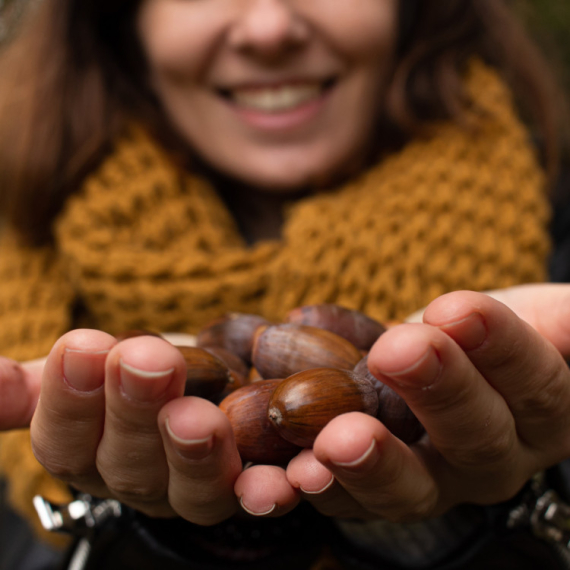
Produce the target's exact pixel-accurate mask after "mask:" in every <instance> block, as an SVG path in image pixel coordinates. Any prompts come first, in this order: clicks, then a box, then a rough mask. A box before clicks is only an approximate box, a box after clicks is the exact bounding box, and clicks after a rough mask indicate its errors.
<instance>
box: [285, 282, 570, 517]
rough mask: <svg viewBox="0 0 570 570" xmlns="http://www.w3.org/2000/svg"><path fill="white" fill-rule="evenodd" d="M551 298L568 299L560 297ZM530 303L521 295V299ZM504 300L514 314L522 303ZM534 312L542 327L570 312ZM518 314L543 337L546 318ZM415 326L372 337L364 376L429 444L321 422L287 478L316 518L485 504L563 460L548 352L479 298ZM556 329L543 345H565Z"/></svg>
mask: <svg viewBox="0 0 570 570" xmlns="http://www.w3.org/2000/svg"><path fill="white" fill-rule="evenodd" d="M556 291H557V292H558V294H561V295H565V297H566V300H567V301H568V300H569V297H568V289H565V290H563V289H557V290H556ZM535 293H536V290H530V291H526V292H525V295H527V297H526V298H527V300H528V299H529V297H528V295H529V294H535ZM512 299H514V300H515V301H516V302H517V303H518V304H519V306H518V309H517V310H518V311H519V313H520V312H522V311H523V308H524V303H522V300H524V295H522V296H517V294H516V292H515V294H514V297H512ZM542 301H543V303H545V304H548V303H552V306H557V307H558V314H557V315H551V316H550V319H551V321H552V323H554V322H556V321H557V319H559V318H560V316H561V314H562V313H561V311H563V312H564V314H566V315H567V314H568V312H569V309H568V306H570V303H569V304H565V305H563V304H562V303H561V302H559V303H557V304H556V303H553V301H552V299H550V300H547V298H546V297H544V298H543V299H542ZM526 307H527V308H526V315H527V316H528V315H532V314H534V315H535V316H537V317H538V316H540V319H541V323H542V326H543V327H544V326H545V323H546V322H547V319H548V318H549V317H548V316H546V315H545V314H544V312H540V311H534V310H529V308H528V305H527V306H526ZM423 320H424V322H423V323H417V324H403V325H399V326H396V327H394V328H392V329H391V330H389V331H388V332H386V333H385V334H384V335H382V336H381V337H380V338H379V340H378V341H377V343H376V344H375V346H374V347H373V348H372V350H371V352H370V355H369V360H368V365H369V368H370V370H371V372H372V373H373V374H374V375H375V376H377V377H378V378H379V379H380V380H381V381H382V382H384V383H385V384H388V385H389V386H391V387H392V388H393V389H394V390H396V391H397V392H398V393H399V394H400V395H401V396H402V397H403V398H404V399H405V400H406V401H407V403H408V405H409V406H410V408H411V409H412V410H413V411H414V413H415V414H416V415H417V417H418V418H419V419H420V421H421V422H422V423H423V425H424V426H425V428H426V431H427V434H426V435H425V436H424V438H422V439H421V440H420V441H419V442H417V443H416V444H413V445H411V446H407V445H405V444H404V443H402V442H401V441H400V440H399V439H397V438H396V437H394V436H393V435H392V434H391V433H389V432H388V430H387V429H386V428H385V427H384V426H383V425H382V424H381V423H380V422H379V421H377V420H376V419H374V418H372V417H369V416H365V415H363V414H359V413H352V414H345V415H343V416H339V417H337V418H335V419H334V420H333V421H331V422H330V423H329V424H328V425H327V426H326V427H325V428H324V429H323V430H322V432H321V433H320V434H319V436H318V438H317V440H316V441H315V444H314V448H313V450H312V451H305V452H303V453H302V454H301V455H299V456H298V457H297V458H295V459H294V460H293V461H292V462H291V463H290V464H289V467H288V471H287V474H288V478H289V481H290V482H291V484H292V485H293V486H294V487H296V488H298V489H299V490H300V492H301V493H302V495H303V496H304V498H305V499H307V500H309V501H310V502H312V503H313V504H314V505H315V506H316V507H317V508H318V509H319V510H321V511H322V512H323V513H325V514H328V515H335V516H352V517H361V518H369V517H371V516H375V517H382V518H386V519H388V520H392V521H398V522H402V521H415V520H420V519H424V518H428V517H432V516H437V515H439V514H442V513H444V512H445V511H446V510H448V509H449V508H451V507H453V506H455V505H458V504H461V503H474V504H480V505H487V504H494V503H498V502H501V501H504V500H507V499H509V498H511V497H512V496H514V495H515V494H516V493H517V492H518V491H519V490H520V489H521V487H522V486H523V485H524V483H525V482H526V481H527V480H528V479H529V478H530V477H531V476H532V475H533V474H534V473H536V472H537V471H539V470H541V469H544V468H546V467H549V466H551V465H553V464H555V463H557V462H559V461H561V460H563V459H565V458H567V457H570V414H568V409H570V371H569V369H568V366H567V364H566V362H565V361H564V359H563V358H562V356H561V354H560V352H559V350H558V348H557V347H555V346H554V345H553V344H552V343H551V342H550V341H548V340H546V339H545V338H544V336H542V335H541V334H539V333H538V332H537V330H536V329H534V328H532V327H531V326H530V325H529V324H528V323H527V322H525V321H523V320H522V319H521V318H519V317H518V316H517V315H516V314H515V313H514V312H513V311H511V310H510V309H509V308H507V307H506V306H505V305H504V304H502V303H500V302H498V301H497V300H495V299H493V298H491V297H490V296H488V295H484V294H480V293H474V292H465V291H464V292H455V293H451V294H448V295H444V296H442V297H440V298H438V299H437V300H436V301H434V302H433V303H432V304H430V305H429V306H428V307H427V309H426V311H425V313H424V315H423ZM529 320H530V318H529ZM558 325H559V326H557V327H554V325H550V326H547V328H548V330H549V331H550V337H551V339H552V340H553V341H554V342H556V343H557V345H558V346H559V347H560V348H563V347H564V346H570V343H569V342H568V341H569V340H570V334H569V333H570V331H569V329H568V327H567V326H566V328H565V327H564V326H563V325H561V324H560V323H558Z"/></svg>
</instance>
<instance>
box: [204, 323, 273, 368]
mask: <svg viewBox="0 0 570 570" xmlns="http://www.w3.org/2000/svg"><path fill="white" fill-rule="evenodd" d="M269 324H270V322H269V321H268V320H267V319H265V318H263V317H260V316H259V315H249V314H246V313H228V314H227V315H224V316H223V317H220V318H219V319H216V320H214V321H212V322H210V323H209V324H208V325H206V326H205V327H204V328H203V329H201V330H200V331H199V332H198V335H197V337H196V346H198V347H201V348H204V347H207V346H219V347H222V348H225V349H226V350H229V351H230V352H233V353H234V354H237V355H238V356H239V357H240V358H241V359H242V360H243V361H244V362H247V363H249V362H250V359H251V350H252V345H253V336H254V334H255V331H256V330H257V328H258V327H260V326H262V325H269Z"/></svg>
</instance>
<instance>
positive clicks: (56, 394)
mask: <svg viewBox="0 0 570 570" xmlns="http://www.w3.org/2000/svg"><path fill="white" fill-rule="evenodd" d="M185 378H186V364H185V362H184V359H183V357H182V355H181V354H180V352H179V351H178V350H177V349H176V348H175V347H174V346H172V344H170V343H169V342H166V341H165V340H162V339H160V338H156V337H150V336H148V337H146V336H144V337H136V338H131V339H128V340H125V341H123V342H120V343H117V341H116V339H115V338H114V337H112V336H110V335H108V334H106V333H103V332H101V331H95V330H75V331H71V332H69V333H67V334H65V335H64V336H62V337H61V338H60V339H59V340H58V341H57V342H56V344H55V345H54V347H53V348H52V350H51V352H50V354H49V356H48V357H47V358H44V359H40V360H37V361H33V362H27V363H23V364H20V363H18V362H15V361H13V360H9V359H6V358H0V402H2V405H1V407H0V429H3V430H8V429H18V428H23V427H28V426H29V427H30V432H31V441H32V447H33V450H34V453H35V455H36V457H37V459H38V460H39V461H40V463H42V465H43V466H44V467H45V468H46V470H47V471H48V472H49V473H50V474H51V475H52V476H54V477H55V478H57V479H60V480H62V481H65V482H66V483H68V484H70V485H72V486H73V487H75V488H76V489H78V490H80V491H84V492H87V493H90V494H92V495H94V496H97V497H113V498H116V499H118V500H120V501H121V502H123V503H124V504H126V505H129V506H131V507H133V508H135V509H137V510H140V511H141V512H144V513H145V514H148V515H150V516H155V517H166V516H175V515H179V516H181V517H183V518H184V519H186V520H188V521H190V522H194V523H197V524H202V525H210V524H215V523H218V522H221V521H223V520H225V519H226V518H228V517H229V516H231V515H233V514H234V513H236V512H238V513H239V512H241V513H242V514H244V513H250V514H254V515H259V516H261V515H263V516H280V515H282V514H284V513H286V512H288V511H289V510H291V509H292V508H294V507H295V506H296V504H297V503H298V502H299V493H298V492H297V491H296V490H295V489H293V488H292V487H291V486H290V485H289V483H288V482H287V479H286V475H285V471H284V469H282V468H278V467H274V466H263V465H259V466H255V467H252V468H250V469H247V470H245V471H243V470H242V462H241V459H240V457H239V453H238V451H237V448H236V445H235V441H234V436H233V432H232V428H231V425H230V422H229V421H228V419H227V417H226V416H225V414H224V413H223V412H222V411H221V410H220V409H219V408H218V407H217V406H215V405H214V404H212V403H211V402H208V401H207V400H203V399H201V398H196V397H182V396H183V392H184V383H185ZM30 423H31V425H30Z"/></svg>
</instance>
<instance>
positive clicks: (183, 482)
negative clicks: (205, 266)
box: [0, 0, 570, 524]
mask: <svg viewBox="0 0 570 570" xmlns="http://www.w3.org/2000/svg"><path fill="white" fill-rule="evenodd" d="M356 2H358V8H359V9H355V4H356ZM331 6H332V8H331ZM395 6H396V3H395V2H392V1H388V0H386V1H379V0H337V1H336V2H335V3H334V4H331V3H330V2H329V1H325V0H289V1H285V0H224V1H222V0H196V1H188V2H182V1H180V0H146V1H144V2H143V3H142V7H141V12H140V18H139V22H138V25H139V29H140V30H141V33H142V34H143V36H144V37H143V43H144V44H145V47H146V51H147V53H148V54H149V59H150V61H151V70H152V72H151V77H150V80H151V82H152V84H153V85H154V86H155V89H156V90H157V93H159V95H160V96H161V99H162V100H163V102H164V105H165V107H166V110H167V112H168V113H169V116H170V118H171V120H172V121H173V122H174V123H175V124H176V125H177V126H178V128H179V130H180V132H181V133H182V134H183V135H184V136H186V137H187V139H188V141H189V142H190V143H191V144H192V145H193V146H195V147H196V148H197V150H198V152H199V153H200V154H201V155H202V156H203V158H204V159H206V160H208V161H209V162H210V163H211V164H212V166H214V167H215V168H217V169H219V170H222V171H223V172H224V173H226V174H229V175H231V176H233V177H234V178H236V179H239V180H241V181H243V182H246V183H250V184H253V185H255V186H256V187H258V188H265V189H266V190H267V191H276V190H277V191H282V190H291V189H294V188H296V187H299V186H303V185H306V184H311V183H313V182H316V181H319V180H321V179H322V178H327V177H332V178H335V177H337V176H342V174H343V173H344V172H345V170H346V169H347V168H350V165H351V163H352V161H353V159H354V154H355V153H356V152H357V151H361V150H362V149H363V148H365V147H366V146H367V144H368V143H369V142H370V136H371V131H370V125H371V124H372V122H373V121H371V120H370V119H371V117H374V116H375V113H376V112H377V109H376V106H375V105H377V104H378V99H375V98H374V97H376V96H377V95H380V96H381V94H382V86H383V84H384V81H385V77H386V73H387V72H388V69H389V63H388V62H389V55H390V53H391V52H390V49H391V46H393V44H394V35H393V33H392V31H393V29H394V27H395V25H394V21H393V19H392V20H391V19H390V15H392V16H393V15H394V13H395V12H394V10H395ZM198 14H201V16H200V17H199V18H198V17H197V15H198ZM198 22H199V25H198V24H197V23H198ZM157 26H158V28H156V27H157ZM171 26H175V28H172V27H171ZM178 26H179V27H178ZM191 26H194V27H192V28H191ZM351 27H353V29H352V30H351ZM371 28H372V29H373V31H375V32H376V34H375V35H374V34H372V36H371V35H370V33H368V32H369V31H370V29H371ZM162 30H170V31H169V33H166V34H165V35H164V36H162V35H161V34H162ZM347 30H351V32H352V33H350V34H348V33H347ZM382 31H384V32H386V33H385V34H384V35H383V34H382V33H381V32H382ZM190 32H192V33H190ZM208 32H212V33H211V34H210V33H208ZM365 32H366V33H365ZM204 34H205V35H204ZM371 40H373V41H372V43H370V41H371ZM171 41H174V45H172V43H171ZM194 42H198V44H195V43H194ZM371 53H373V54H374V57H375V58H376V59H379V60H381V61H385V62H386V66H385V67H382V66H380V68H378V65H376V66H375V67H371V66H370V54H371ZM211 54H213V55H211ZM210 56H211V57H212V59H211V60H210ZM301 56H302V57H301ZM384 56H385V57H386V59H385V60H383V59H382V58H383V57H384ZM303 62H306V65H308V66H309V67H308V71H307V74H305V73H304V68H303V67H302V65H305V63H303ZM299 66H301V67H299ZM321 66H322V67H321ZM276 70H277V71H276ZM323 70H324V71H323ZM238 72H239V73H238ZM329 73H330V74H332V75H333V76H334V77H335V78H336V81H337V84H336V87H335V88H333V89H336V91H334V90H333V91H331V92H330V93H329V94H327V96H326V97H323V100H320V96H319V97H318V98H317V100H315V101H312V102H311V101H309V103H308V104H307V105H308V106H309V108H308V109H303V108H302V107H303V105H301V106H300V108H297V109H295V108H293V109H292V110H289V111H283V112H280V113H275V112H274V111H272V112H271V113H269V114H271V115H278V116H277V117H274V116H272V117H266V116H264V115H266V114H267V113H262V112H260V111H259V104H258V102H257V103H256V105H257V107H258V109H257V110H256V111H248V112H247V113H245V115H246V116H245V118H244V113H242V112H241V111H236V110H235V109H233V108H230V106H229V105H228V103H227V101H223V100H221V98H220V97H219V94H218V93H216V88H219V87H223V88H225V89H230V90H232V89H233V88H234V87H235V88H236V89H235V90H236V92H238V91H240V89H241V95H242V96H243V95H244V94H245V96H246V98H247V97H249V101H250V102H251V101H252V100H254V101H258V100H256V99H255V97H256V96H259V92H257V93H254V94H253V95H252V93H251V92H250V91H259V90H260V89H261V90H266V91H267V86H268V85H269V86H272V87H275V90H277V87H279V86H280V85H283V84H288V83H291V84H296V85H297V83H298V81H300V80H302V81H303V82H305V83H308V82H309V79H310V80H313V79H315V80H317V79H318V80H321V79H323V78H324V76H325V75H328V74H329ZM226 74H228V75H226ZM234 74H235V75H234ZM337 74H338V77H337ZM226 80H227V83H226ZM234 81H235V84H234V83H233V82H234ZM344 81H346V83H344ZM242 82H244V83H242ZM252 85H253V86H255V89H253V90H252V89H249V90H248V89H245V86H250V87H251V86H252ZM262 87H263V89H262ZM305 87H307V85H305ZM238 88H239V89H238ZM291 93H292V94H291ZM271 96H275V94H273V95H270V97H271ZM280 96H281V97H282V96H283V93H281V95H280ZM373 96H374V97H373ZM251 97H253V99H252V98H251ZM287 97H292V98H293V99H294V98H295V97H297V99H298V100H300V99H299V92H298V91H297V92H295V91H293V92H291V91H290V92H289V94H288V95H287ZM290 100H291V99H290ZM380 100H381V97H380ZM375 101H376V103H374V102H375ZM190 103H191V105H190ZM373 103H374V104H373ZM281 104H282V103H281ZM190 111H193V113H190ZM352 113H353V114H352ZM222 135H223V136H222ZM236 149H239V150H240V152H237V151H236ZM292 165H293V166H294V168H293V167H292ZM540 291H544V290H542V289H541V290H540ZM535 293H536V291H534V290H532V291H531V290H526V291H525V294H524V295H522V296H520V297H519V296H517V294H514V296H512V297H511V299H510V301H509V302H511V303H513V304H514V305H516V302H515V301H517V300H518V303H519V306H521V307H523V308H525V310H526V313H525V314H529V315H530V316H531V317H532V311H531V310H530V309H529V307H530V306H532V303H536V305H537V306H538V305H540V304H542V305H541V310H540V311H539V312H538V313H537V314H538V315H539V316H540V317H541V318H544V319H546V320H547V322H546V323H545V322H542V325H541V327H542V328H541V329H539V330H540V331H541V332H542V333H543V334H545V333H546V334H550V337H547V338H549V341H545V340H544V338H543V336H541V335H540V334H539V333H538V332H536V331H534V330H533V329H530V328H529V327H528V325H526V324H525V323H524V322H523V321H522V320H521V319H519V318H518V317H517V316H516V314H515V313H513V312H510V311H508V310H506V308H505V307H504V306H503V305H502V304H500V303H498V302H496V301H494V300H492V299H490V298H489V297H486V296H483V295H481V294H474V293H468V292H459V293H454V294H452V295H450V296H445V297H443V298H441V299H438V300H436V301H435V302H434V303H433V304H432V305H430V306H429V307H428V309H427V310H426V312H425V314H424V319H425V322H424V323H422V324H418V325H401V326H398V327H395V328H394V329H391V330H390V331H388V332H387V333H386V334H385V335H383V336H382V337H381V338H380V339H379V341H378V342H377V344H376V345H375V347H374V349H373V351H372V353H371V355H370V359H369V366H370V367H371V370H372V371H373V372H374V373H375V374H377V375H378V377H379V378H380V379H381V380H383V381H385V382H386V383H388V384H390V385H391V386H393V387H394V389H396V391H398V392H399V393H400V394H401V395H402V396H403V397H404V398H405V399H406V400H407V401H408V403H409V405H410V407H411V408H412V409H413V410H414V412H415V413H416V415H418V417H419V418H420V419H421V420H422V422H423V423H424V425H425V426H426V428H427V431H428V434H429V438H427V439H426V440H424V441H422V442H421V443H418V444H416V445H414V446H412V447H407V446H405V445H403V444H402V443H401V442H400V441H399V440H397V439H396V438H394V437H393V436H391V434H389V433H388V432H387V430H386V429H385V428H384V427H383V426H382V425H381V424H380V422H378V421H376V420H374V419H373V418H370V417H367V416H363V415H361V414H349V415H346V416H342V417H339V418H337V419H336V420H334V421H333V422H331V423H330V424H329V425H328V426H327V427H326V428H325V429H324V430H323V431H322V433H321V434H320V435H319V438H318V439H317V441H316V442H315V446H314V449H313V451H304V452H303V453H302V454H301V455H300V456H299V457H298V458H296V459H294V460H293V461H292V462H291V463H290V464H289V466H288V468H287V469H281V468H278V467H274V466H264V465H257V466H254V467H251V468H249V469H247V470H245V471H242V468H241V462H240V460H239V455H238V452H237V449H236V446H235V443H234V440H233V434H232V431H231V427H230V424H229V422H228V420H227V418H226V417H225V415H224V414H223V413H222V412H221V411H220V410H219V409H218V408H217V407H216V406H214V405H212V404H211V403H209V402H207V401H205V400H201V399H199V398H183V397H182V392H183V370H184V363H183V361H182V358H181V356H180V354H179V353H178V351H176V350H175V349H174V348H173V347H172V346H171V345H169V344H168V343H167V342H165V341H164V340H161V339H158V338H150V337H141V338H135V339H129V340H126V341H123V342H121V343H117V342H116V340H115V339H114V338H113V337H111V336H109V335H107V334H105V333H102V332H100V331H92V330H79V331H72V332H69V333H67V334H66V335H64V336H63V337H62V338H60V339H59V340H58V341H57V342H56V344H55V345H54V347H53V349H52V351H51V353H50V355H49V356H48V357H47V360H46V361H45V365H44V363H42V362H36V363H33V364H32V363H29V364H22V365H20V364H18V363H14V362H11V361H8V360H6V359H2V360H1V361H0V364H1V365H2V367H1V368H0V390H1V393H0V402H2V407H1V408H0V426H1V427H2V428H3V429H14V428H17V427H25V426H27V425H29V424H30V422H31V437H32V445H33V448H34V452H35V453H36V456H37V457H38V459H39V460H40V462H41V463H42V464H43V465H44V466H45V467H46V469H47V470H48V471H49V472H50V473H52V474H53V475H54V476H55V477H58V478H60V479H62V480H64V481H67V482H69V483H70V484H72V485H74V486H75V487H77V488H78V489H81V490H85V491H88V492H91V493H93V494H94V495H97V496H113V497H117V498H119V499H120V500H122V501H123V502H124V503H126V504H128V505H131V506H133V507H135V508H137V509H139V510H141V511H143V512H145V513H147V514H149V515H153V516H168V515H174V514H178V515H180V516H182V517H184V518H186V519H187V520H190V521H192V522H196V523H199V524H213V523H215V522H219V521H221V520H223V519H225V518H226V517H228V516H230V515H231V514H232V513H234V512H236V511H238V510H239V509H241V508H244V509H245V510H247V511H248V512H250V513H252V514H257V515H259V516H279V515H281V514H283V513H286V512H288V511H289V510H291V509H292V508H294V506H295V505H296V504H297V503H298V502H299V501H300V500H301V499H302V498H304V499H306V500H308V501H310V502H312V503H313V504H315V506H316V507H317V508H318V509H319V510H321V511H322V512H324V513H325V514H329V515H351V516H359V517H363V518H368V517H370V516H384V517H387V518H389V519H391V520H415V519H418V518H422V517H425V516H431V515H434V514H438V513H440V512H443V511H444V510H446V509H448V508H450V507H451V506H453V505H454V504H457V503H458V502H462V501H469V502H475V503H489V502H496V501H499V500H502V499H506V498H508V497H509V496H511V495H512V494H513V493H514V492H516V490H517V489H518V488H519V487H520V486H521V485H522V483H523V482H524V481H525V480H526V479H527V478H528V477H529V476H530V475H531V474H532V473H533V472H534V471H535V470H537V469H540V468H543V467H545V466H547V465H550V464H552V463H555V462H556V461H558V460H559V459H562V458H563V457H566V456H568V453H569V451H570V450H569V449H568V443H567V442H566V440H568V439H570V438H568V437H566V436H567V433H568V431H569V430H570V428H569V427H568V426H567V424H566V422H565V420H564V417H565V413H566V410H567V409H568V403H569V401H568V400H570V394H569V393H568V392H569V391H570V390H569V389H568V384H569V382H568V380H569V378H568V370H567V367H566V365H565V363H564V361H563V359H562V358H561V356H560V353H559V351H558V350H560V351H562V352H563V353H564V354H570V334H569V333H568V332H567V331H566V330H565V329H564V327H563V326H562V325H561V324H560V323H561V322H562V321H558V320H557V319H560V318H561V314H562V311H560V310H557V311H555V312H553V313H551V312H550V311H549V310H548V309H549V308H552V305H551V303H552V302H553V299H554V298H558V297H563V298H564V299H563V300H559V303H560V304H559V305H558V306H557V309H560V307H563V308H564V307H566V306H568V305H570V303H568V301H569V300H570V297H569V293H568V290H567V289H556V295H555V294H554V293H551V292H550V291H549V292H548V293H547V294H545V295H544V297H540V294H539V293H537V295H538V296H539V300H537V297H536V296H535ZM566 310H567V309H566ZM471 313H476V314H479V315H481V317H482V318H483V320H484V322H485V327H484V328H485V331H486V340H484V341H483V344H481V345H480V346H479V347H478V348H475V349H472V350H471V349H470V347H469V346H467V345H466V344H465V343H466V342H469V341H472V340H473V334H474V333H473V330H474V328H473V329H472V328H471V327H466V326H465V322H468V321H465V319H467V318H469V315H470V314H471ZM550 318H551V319H552V322H550V321H548V319H550ZM457 321H459V322H460V323H463V325H462V324H456V325H452V324H450V323H453V322H457ZM529 322H531V324H536V323H538V322H539V321H538V320H535V321H533V320H532V318H529ZM552 331H554V332H552ZM462 335H463V336H462ZM513 347H516V348H518V349H519V350H518V351H515V350H513ZM557 349H558V350H557ZM497 354H500V355H502V358H503V360H502V361H499V362H497V360H496V358H497ZM505 354H506V355H507V357H508V358H507V357H505V356H504V355H505ZM529 355H534V356H535V360H532V361H533V362H536V368H532V367H530V366H528V363H529ZM521 364H525V365H526V366H524V367H523V368H522V370H521ZM545 370H546V371H549V373H548V374H545V373H544V371H545ZM436 371H437V378H436V379H435V380H434V378H433V376H435V373H436ZM430 375H431V376H432V377H431V378H430ZM513 376H515V377H516V378H517V379H518V380H519V382H520V384H519V385H518V391H517V394H515V393H513V391H512V390H511V387H510V384H509V382H510V381H509V378H512V377H513ZM468 380H469V381H468ZM431 381H433V382H432V383H430V382H431ZM428 384H429V386H430V388H429V389H421V387H422V386H423V387H424V388H425V387H426V385H428ZM40 391H41V400H40V403H39V405H38V395H39V393H40ZM550 394H552V395H555V396H556V397H552V398H549V395H550ZM521 395H522V396H524V397H525V398H526V401H527V402H529V403H531V404H532V403H533V402H535V403H536V406H530V411H529V413H528V416H529V417H530V418H531V419H533V421H534V423H535V424H536V425H538V426H540V429H539V430H538V431H537V433H538V434H539V436H538V440H537V441H526V439H525V440H524V441H523V440H521V439H519V434H524V433H525V430H524V424H525V417H526V416H524V415H521V414H518V415H517V414H515V413H514V412H513V410H516V404H517V398H518V397H520V396H521ZM467 396H469V397H467ZM547 404H549V406H550V407H548V409H547V410H546V411H547V412H548V413H546V412H545V411H544V410H545V409H546V408H545V406H547ZM533 410H537V411H538V414H539V416H540V417H535V418H533V416H532V414H533V413H534V412H533ZM489 411H491V415H489ZM523 416H524V417H523ZM32 417H33V419H32ZM521 422H522V423H521ZM519 423H521V425H520V430H518V428H519ZM450 428H452V429H450ZM517 430H518V431H517ZM347 434H350V437H349V438H348V439H347ZM464 450H469V452H470V453H469V454H466V453H464ZM363 456H364V458H363V459H361V457H363ZM339 464H348V465H345V466H344V467H342V466H339ZM333 475H334V479H333ZM489 488H491V492H490V491H489Z"/></svg>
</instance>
